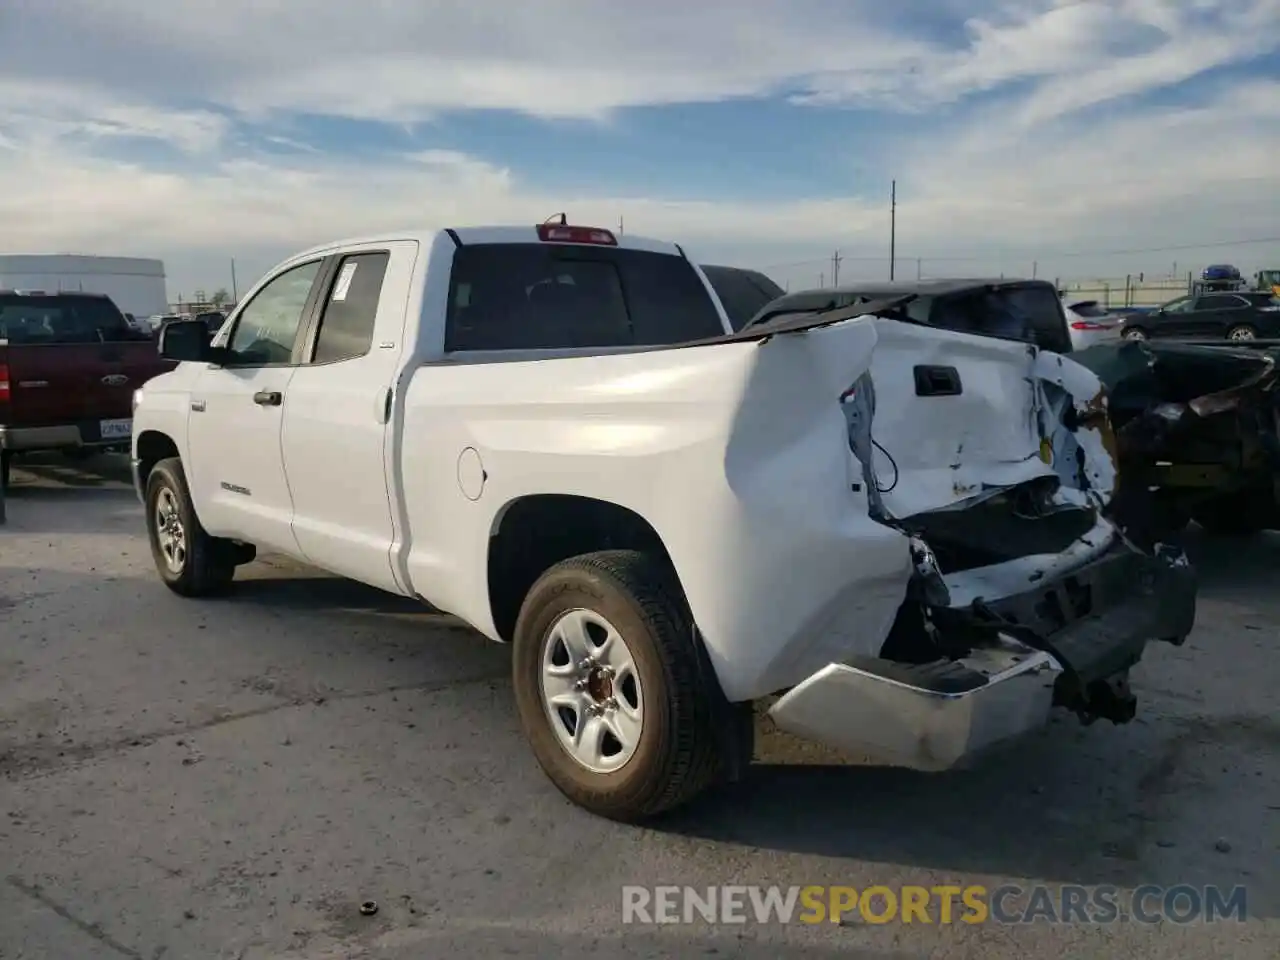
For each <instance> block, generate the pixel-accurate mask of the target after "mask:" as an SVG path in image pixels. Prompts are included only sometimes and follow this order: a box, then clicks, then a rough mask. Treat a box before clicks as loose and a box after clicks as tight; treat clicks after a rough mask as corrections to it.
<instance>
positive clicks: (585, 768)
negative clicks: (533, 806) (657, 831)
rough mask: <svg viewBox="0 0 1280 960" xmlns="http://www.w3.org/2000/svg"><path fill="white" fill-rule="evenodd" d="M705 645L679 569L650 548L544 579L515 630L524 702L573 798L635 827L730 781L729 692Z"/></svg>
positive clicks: (536, 739) (536, 747) (541, 752)
mask: <svg viewBox="0 0 1280 960" xmlns="http://www.w3.org/2000/svg"><path fill="white" fill-rule="evenodd" d="M694 644H695V640H694V636H693V629H692V623H691V622H690V617H689V614H688V611H687V607H686V605H685V603H684V600H683V599H682V598H681V596H680V592H679V587H678V585H677V584H676V583H675V578H674V575H673V574H672V573H670V572H669V571H668V570H667V569H666V567H665V565H663V564H660V563H659V562H658V561H657V560H656V559H654V558H653V557H650V556H648V555H646V554H643V553H639V552H636V551H631V550H610V551H602V552H599V553H591V554H586V555H584V556H580V557H574V558H572V559H570V560H566V561H564V562H562V563H559V564H557V565H555V566H554V567H552V568H551V569H550V570H548V571H547V572H546V573H545V574H543V575H542V577H541V578H539V580H538V581H537V583H535V584H534V585H533V587H532V588H531V589H530V591H529V593H528V596H526V598H525V601H524V604H523V606H522V607H521V610H520V616H519V619H518V620H517V622H516V629H515V637H514V644H513V645H514V651H513V657H512V671H513V681H514V687H515V696H516V706H517V709H518V711H519V714H520V723H521V726H522V727H523V729H524V733H525V736H526V738H528V741H529V744H530V746H531V747H532V749H533V753H534V756H535V758H536V759H537V761H538V764H539V765H540V766H541V767H542V769H543V771H544V772H545V773H546V775H547V776H548V778H550V780H551V782H552V783H554V784H555V785H556V787H557V788H558V789H559V790H560V792H561V793H563V794H564V795H565V796H566V797H567V798H568V799H569V800H571V801H573V802H574V803H575V804H577V805H578V806H580V807H583V808H584V809H586V810H588V811H590V812H592V813H595V814H598V815H599V816H602V817H607V818H609V819H611V820H618V821H622V822H636V821H639V820H643V819H646V818H648V817H652V816H655V815H657V814H660V813H663V812H666V811H668V810H672V809H674V808H676V807H679V806H681V805H683V804H685V803H688V802H689V801H690V800H692V799H693V798H694V797H696V796H697V795H698V794H700V793H702V792H703V791H704V790H706V789H707V788H708V787H710V786H711V785H712V784H713V783H714V782H715V781H716V780H717V779H718V778H719V777H720V776H721V774H722V771H723V769H724V764H723V762H722V759H721V747H720V741H719V740H718V738H717V737H716V730H715V726H714V721H713V713H712V704H713V702H714V697H713V693H718V691H711V690H708V689H707V685H708V684H709V683H711V682H714V681H712V680H710V679H709V677H708V674H707V672H706V671H705V670H704V669H703V668H702V666H701V665H700V663H699V657H698V651H697V648H696V647H695V646H694Z"/></svg>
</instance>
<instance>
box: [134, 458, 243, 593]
mask: <svg viewBox="0 0 1280 960" xmlns="http://www.w3.org/2000/svg"><path fill="white" fill-rule="evenodd" d="M146 507H147V534H148V537H147V539H148V540H149V541H150V543H151V556H152V558H153V559H154V560H155V564H156V571H157V572H158V573H159V574H160V579H161V580H163V581H164V584H165V586H167V587H168V588H169V589H170V590H172V591H173V592H174V593H176V594H179V595H180V596H184V597H204V596H210V595H212V594H217V593H221V592H223V591H224V590H226V589H227V587H229V586H230V585H231V581H232V579H233V578H234V577H235V572H236V568H235V564H234V563H233V562H232V557H231V555H230V553H229V551H228V550H227V549H226V541H224V540H219V539H218V538H216V537H211V536H209V534H208V533H206V532H205V529H204V527H202V526H201V525H200V519H199V518H198V517H197V516H196V511H195V508H194V507H193V506H192V503H191V491H190V489H189V488H188V487H187V477H186V473H185V472H184V471H183V469H182V461H180V460H179V459H178V458H177V457H171V458H169V459H168V460H161V461H160V462H159V463H157V464H156V465H155V467H154V469H152V471H151V474H150V476H148V477H147V497H146Z"/></svg>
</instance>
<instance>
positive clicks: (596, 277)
mask: <svg viewBox="0 0 1280 960" xmlns="http://www.w3.org/2000/svg"><path fill="white" fill-rule="evenodd" d="M897 305H899V306H900V301H899V303H898V304H897ZM889 306H893V305H889ZM883 307H885V305H884V304H881V305H864V306H862V307H857V308H847V309H845V310H844V311H843V312H829V313H825V314H820V315H814V314H808V315H800V316H794V315H793V316H788V317H780V318H776V319H774V320H771V321H770V322H768V323H765V324H762V325H760V326H757V327H752V328H751V329H749V330H746V331H742V332H740V333H736V334H735V333H733V332H732V329H731V326H730V324H729V322H728V319H727V317H726V316H725V312H724V310H723V309H722V307H721V305H720V303H719V301H718V299H717V298H716V296H715V293H714V291H713V288H712V286H711V284H710V283H708V281H707V278H706V276H705V275H704V273H703V272H702V271H701V270H700V269H699V268H698V267H697V266H696V265H695V264H694V263H692V262H691V261H690V260H689V259H688V258H687V257H686V256H685V254H684V252H683V251H682V250H681V248H680V247H679V246H677V245H675V244H672V243H662V242H657V241H652V240H645V239H641V238H638V237H633V236H630V235H628V236H626V237H615V236H614V235H613V234H611V233H610V232H609V231H606V230H599V229H594V228H586V227H574V226H568V225H565V224H564V223H563V222H562V223H558V224H544V225H542V226H537V227H535V226H527V227H501V228H483V229H478V228H477V229H448V230H441V231H438V232H423V233H412V232H408V233H397V234H390V235H387V236H382V237H375V238H371V239H362V240H353V241H349V242H341V243H335V244H332V245H329V246H324V247H318V248H316V249H313V250H309V251H307V252H305V253H302V254H299V255H298V256H295V257H292V258H290V259H289V260H287V261H285V262H284V263H282V264H280V265H279V266H278V267H276V268H275V269H273V270H272V271H270V272H269V273H268V274H267V275H266V277H265V278H264V279H263V280H262V281H261V282H259V283H258V284H257V286H256V287H255V288H254V289H253V290H251V291H250V292H249V294H248V296H246V297H245V298H244V300H243V301H242V303H241V305H240V306H239V307H238V308H237V309H236V311H235V312H234V313H233V314H232V315H231V316H230V317H229V318H228V319H227V322H226V323H225V325H224V326H223V327H222V329H221V330H220V331H219V332H218V334H217V336H215V337H214V338H213V341H212V342H210V341H209V338H208V336H207V332H206V330H205V327H204V325H203V324H201V323H199V322H194V321H187V322H183V321H176V322H174V323H171V324H168V325H167V326H166V327H165V328H164V330H163V332H162V334H161V346H160V350H161V353H162V355H163V356H164V357H166V358H168V359H171V360H175V361H178V362H179V365H178V366H177V368H176V369H175V370H173V371H172V372H170V373H167V374H164V375H162V376H159V377H156V378H155V379H153V380H151V381H150V382H148V383H147V384H146V385H145V387H144V388H143V389H142V390H140V391H138V394H137V395H136V397H135V401H134V406H135V409H134V426H133V437H134V440H133V467H134V478H135V484H136V487H137V491H138V495H139V497H140V498H141V500H142V502H143V503H144V505H145V508H146V521H147V529H148V532H149V535H150V542H151V546H152V551H153V553H154V556H155V561H156V567H157V569H158V571H159V574H160V577H161V579H162V580H163V581H164V582H165V583H166V584H167V585H168V586H169V587H170V588H171V589H173V590H174V591H176V592H177V593H179V594H182V595H184V596H192V597H198V596H201V595H205V594H209V593H212V592H215V591H219V590H222V589H224V588H227V587H228V586H229V585H230V583H231V581H232V579H233V576H234V572H235V568H236V566H237V565H239V564H243V563H247V562H249V561H250V560H252V559H253V557H254V556H255V555H256V551H258V550H262V551H268V552H272V553H278V554H285V555H288V556H291V557H295V558H297V559H299V560H301V561H304V562H307V563H310V564H313V565H315V566H318V567H321V568H324V569H326V570H328V571H331V572H334V573H337V574H340V575H344V576H347V577H350V578H353V579H356V580H359V581H362V582H364V583H366V584H370V585H372V586H374V587H378V588H381V589H383V590H386V591H389V592H392V593H396V594H401V595H404V596H409V597H417V598H420V599H421V600H423V601H425V602H427V603H429V604H431V605H432V606H434V607H436V608H438V609H440V610H444V611H447V612H450V613H452V614H455V615H457V616H458V617H460V618H461V619H462V620H464V621H466V622H467V623H469V624H471V625H473V626H474V627H475V628H476V629H477V630H478V631H479V632H480V633H482V634H485V635H486V636H488V637H490V638H492V639H493V640H496V641H502V642H508V641H509V642H511V643H512V645H513V683H514V690H515V696H516V700H517V704H518V709H519V715H520V719H521V722H522V725H523V727H524V731H525V733H526V735H527V737H528V739H529V742H530V744H531V745H532V748H533V751H534V753H535V754H536V757H537V759H538V761H539V763H540V764H541V765H542V767H543V769H544V770H545V771H546V773H547V774H548V776H549V777H550V779H551V780H552V781H553V782H554V783H555V784H556V786H557V787H559V789H560V790H561V791H563V792H564V794H565V795H566V796H568V797H569V798H571V799H572V800H573V801H575V802H576V803H578V804H580V805H581V806H583V807H585V808H587V809H589V810H592V811H595V812H597V813H599V814H602V815H605V816H608V817H612V818H615V819H621V820H638V819H641V818H644V817H646V816H649V815H652V814H656V813H659V812H661V811H664V810H667V809H670V808H672V807H675V806H677V805H679V804H681V803H684V802H685V801H687V800H689V799H691V798H692V797H694V796H695V795H697V794H698V793H700V792H701V791H703V790H704V789H705V788H707V787H708V786H710V785H712V784H713V783H715V782H717V781H721V780H733V779H737V777H738V776H739V775H740V774H741V772H742V770H743V768H744V766H745V764H746V763H747V762H749V760H750V758H751V751H752V748H753V741H752V731H753V729H754V727H753V723H752V714H753V709H752V706H753V704H754V703H756V702H759V701H767V702H770V703H771V706H770V710H769V712H770V714H771V716H772V717H773V719H774V721H775V722H776V723H777V725H778V726H780V727H781V728H783V729H785V730H788V731H791V732H793V733H795V734H798V735H800V736H803V737H807V738H811V739H814V740H817V741H821V742H824V743H827V744H830V745H834V746H837V747H840V748H844V749H847V750H851V751H856V752H857V753H859V754H861V755H863V756H866V757H869V758H870V759H872V760H873V761H878V762H882V763H889V764H896V765H902V766H907V767H912V768H916V769H922V770H943V769H947V768H950V767H953V766H956V765H959V764H962V763H967V762H969V761H970V760H971V758H973V757H974V756H975V755H977V754H979V753H981V752H984V751H986V749H987V748H989V747H992V746H994V745H996V744H1000V743H1003V742H1006V741H1008V740H1010V739H1011V738H1014V737H1017V736H1019V735H1021V734H1024V733H1027V732H1029V731H1031V730H1033V729H1035V728H1037V727H1039V726H1040V725H1042V724H1043V723H1044V722H1045V720H1046V718H1047V716H1048V714H1049V712H1050V709H1051V708H1052V707H1054V706H1058V707H1064V708H1066V709H1068V710H1072V711H1075V712H1076V713H1078V714H1079V715H1080V716H1081V717H1082V718H1083V719H1085V720H1086V721H1087V720H1092V719H1096V718H1099V717H1102V718H1108V719H1111V720H1113V721H1115V722H1123V721H1125V720H1127V719H1129V718H1131V717H1132V716H1133V712H1134V704H1135V700H1134V697H1133V696H1132V694H1131V693H1130V691H1129V689H1128V686H1127V676H1128V671H1129V668H1130V667H1131V666H1132V665H1133V664H1135V663H1136V662H1137V661H1138V659H1139V658H1140V657H1141V655H1142V653H1143V649H1144V647H1145V646H1146V644H1147V642H1148V641H1152V640H1166V641H1170V642H1173V643H1181V642H1183V640H1184V639H1185V638H1186V636H1187V634H1188V633H1189V631H1190V629H1191V626H1192V622H1193V620H1194V615H1195V592H1196V590H1195V582H1194V575H1193V571H1192V570H1191V568H1190V567H1189V566H1188V565H1187V563H1186V561H1185V557H1184V556H1183V555H1182V554H1181V553H1180V552H1179V551H1176V550H1172V549H1168V548H1163V547H1157V548H1155V549H1154V551H1145V550H1141V549H1139V548H1138V547H1136V546H1134V545H1133V544H1132V543H1131V542H1130V541H1129V539H1128V538H1127V537H1125V536H1124V535H1123V534H1122V533H1121V531H1120V529H1119V528H1118V527H1117V526H1116V525H1114V524H1113V523H1112V522H1111V521H1109V520H1108V519H1106V516H1105V514H1106V510H1107V507H1108V504H1109V502H1110V501H1111V498H1112V497H1113V495H1114V492H1115V487H1116V472H1115V470H1114V468H1113V465H1112V458H1111V456H1110V454H1109V453H1108V445H1109V444H1110V442H1111V438H1110V434H1109V428H1108V426H1107V421H1106V416H1105V396H1104V395H1103V394H1102V393H1101V391H1100V388H1099V386H1098V381H1097V380H1096V378H1094V377H1093V375H1092V374H1090V373H1089V372H1088V371H1086V370H1084V369H1083V368H1082V367H1080V366H1078V365H1076V364H1074V363H1073V362H1071V361H1070V360H1069V359H1066V358H1064V357H1062V356H1060V355H1057V354H1053V353H1049V352H1046V351H1043V350H1040V349H1038V348H1037V347H1035V346H1034V345H1032V344H1028V343H1024V342H1014V341H1008V340H999V339H993V338H982V337H977V336H972V335H969V334H962V333H955V332H951V331H946V330H940V329H936V328H933V327H930V326H927V325H923V324H920V323H912V322H908V321H905V320H902V319H884V318H882V317H881V316H878V315H877V314H882V313H884V312H885V311H884V309H882V308H883Z"/></svg>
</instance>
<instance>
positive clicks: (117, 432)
mask: <svg viewBox="0 0 1280 960" xmlns="http://www.w3.org/2000/svg"><path fill="white" fill-rule="evenodd" d="M98 430H99V432H100V433H101V435H102V439H103V440H128V439H129V438H130V437H131V436H133V420H103V421H101V422H100V423H99V424H98Z"/></svg>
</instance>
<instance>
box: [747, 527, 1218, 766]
mask: <svg viewBox="0 0 1280 960" xmlns="http://www.w3.org/2000/svg"><path fill="white" fill-rule="evenodd" d="M1195 597H1196V583H1195V575H1194V571H1193V570H1192V568H1191V566H1190V565H1189V564H1188V563H1187V561H1186V557H1185V556H1184V555H1183V554H1182V553H1181V551H1179V550H1172V549H1169V548H1161V549H1160V550H1159V551H1158V552H1157V554H1156V555H1155V556H1149V555H1146V554H1141V553H1138V552H1136V551H1133V550H1132V549H1131V548H1129V547H1127V546H1124V545H1122V544H1118V545H1117V547H1116V549H1114V550H1111V551H1109V552H1108V553H1106V554H1104V555H1103V556H1101V557H1098V558H1097V559H1096V560H1094V561H1093V562H1091V563H1088V564H1085V565H1083V566H1082V567H1079V568H1076V569H1074V570H1072V571H1071V572H1070V573H1069V574H1067V575H1063V576H1060V577H1058V578H1056V579H1055V580H1054V581H1053V582H1050V583H1047V584H1039V585H1037V586H1036V587H1034V588H1033V589H1030V590H1027V591H1025V592H1023V593H1020V594H1017V595H1015V596H1010V597H1006V598H1003V599H1002V600H998V601H991V602H989V603H983V602H981V601H975V602H974V604H973V605H972V607H971V608H963V609H960V608H949V609H946V610H943V611H938V612H940V613H943V614H944V615H945V616H944V618H943V619H947V618H949V619H950V621H951V628H953V629H962V628H965V627H968V628H971V629H973V630H975V631H976V633H975V636H981V635H985V639H982V640H981V641H980V642H977V643H975V644H974V646H973V647H972V648H971V649H970V650H969V652H968V654H967V655H966V656H964V657H962V658H960V659H956V660H939V661H936V662H934V663H928V664H920V665H912V664H902V663H896V662H893V661H889V660H884V659H881V658H878V657H866V658H859V659H856V660H849V661H846V662H843V663H833V664H830V665H829V666H827V667H825V668H823V669H822V670H820V671H818V672H817V673H815V674H813V675H812V676H810V677H809V678H808V679H806V680H805V681H804V682H802V683H800V684H799V685H798V686H796V687H794V688H792V689H791V690H790V691H788V692H787V693H786V694H785V695H783V696H782V697H781V698H780V699H779V700H778V701H777V702H776V703H775V704H774V705H773V707H772V709H771V710H770V711H769V713H770V716H771V717H772V718H773V720H774V722H775V723H776V724H777V725H778V727H780V728H781V729H783V730H785V731H787V732H789V733H792V734H795V735H796V736H800V737H803V738H806V739H810V740H814V741H817V742H820V743H824V744H827V745H829V746H833V747H837V748H839V749H843V750H847V751H849V752H850V753H854V754H858V755H860V756H862V757H865V758H867V759H869V760H871V761H872V762H876V763H883V764H889V765H892V766H899V767H909V768H911V769H915V770H925V771H939V770H946V769H950V768H952V767H957V766H965V765H967V764H968V763H969V762H970V761H972V760H973V759H974V758H976V757H978V756H980V755H981V754H982V753H984V752H986V751H987V750H988V749H989V748H991V747H995V746H997V745H999V744H1002V743H1005V742H1008V741H1011V740H1015V739H1018V738H1021V737H1023V736H1025V735H1026V734H1028V733H1031V732H1033V731H1034V730H1036V729H1038V728H1039V727H1041V726H1043V725H1044V724H1045V722H1046V721H1047V719H1048V716H1049V712H1050V710H1051V709H1052V708H1053V707H1055V706H1059V707H1065V708H1067V709H1069V710H1072V711H1075V712H1076V713H1077V714H1078V715H1079V716H1080V717H1081V718H1082V719H1083V720H1085V721H1086V722H1089V721H1092V720H1094V719H1098V718H1105V719H1110V720H1112V721H1113V722H1116V723H1123V722H1125V721H1127V720H1129V719H1132V717H1133V713H1134V709H1135V704H1136V701H1135V700H1134V698H1133V696H1132V695H1131V693H1130V692H1129V690H1128V683H1127V678H1128V671H1129V669H1130V668H1131V667H1132V666H1133V665H1134V664H1136V663H1137V662H1138V660H1139V659H1140V658H1141V656H1142V653H1143V650H1144V649H1145V647H1146V645H1147V643H1148V642H1149V641H1152V640H1163V641H1166V642H1169V643H1173V644H1181V643H1183V642H1184V641H1185V640H1186V637H1187V635H1188V634H1189V633H1190V632H1191V628H1192V626H1193V624H1194V622H1195Z"/></svg>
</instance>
